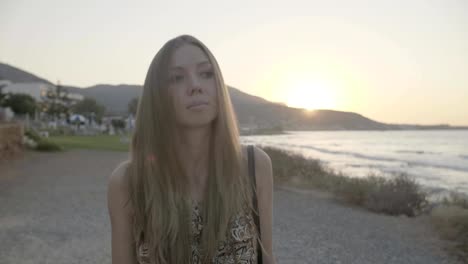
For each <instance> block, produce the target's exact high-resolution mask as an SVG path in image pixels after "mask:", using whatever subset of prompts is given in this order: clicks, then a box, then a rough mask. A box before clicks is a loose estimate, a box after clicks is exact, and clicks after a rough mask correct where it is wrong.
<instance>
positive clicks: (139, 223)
mask: <svg viewBox="0 0 468 264" xmlns="http://www.w3.org/2000/svg"><path fill="white" fill-rule="evenodd" d="M182 45H194V46H196V47H199V48H200V49H201V50H202V51H203V52H204V53H205V54H206V56H207V57H208V60H209V61H210V62H211V64H212V66H213V69H214V75H215V80H216V86H217V91H218V92H217V102H218V104H217V105H218V109H217V117H216V119H215V120H213V122H212V124H211V129H212V130H211V138H210V150H209V160H210V163H209V168H208V179H207V192H206V194H205V197H204V204H203V208H202V209H203V210H202V218H203V220H204V226H205V228H204V230H203V232H202V237H201V246H202V252H203V259H202V262H203V263H210V262H211V259H212V257H213V256H214V254H215V252H216V250H217V248H218V243H219V242H220V241H222V240H224V239H225V238H226V232H227V227H228V224H229V222H230V221H231V218H232V217H233V216H234V215H235V214H236V213H239V212H240V211H242V210H243V209H245V208H246V207H245V205H248V208H249V209H251V200H252V199H251V198H252V195H253V193H252V191H251V187H250V186H251V185H250V184H249V178H248V175H246V173H245V171H246V169H244V168H245V162H244V158H243V156H242V150H241V144H240V141H239V140H240V138H239V131H238V126H237V119H236V116H235V113H234V110H233V107H232V103H231V99H230V97H229V93H228V90H227V86H226V85H225V84H224V80H223V77H222V74H221V71H220V68H219V65H218V63H217V61H216V59H215V58H214V56H213V54H212V53H211V52H210V51H209V50H208V48H207V47H206V46H205V45H204V44H203V43H201V42H200V41H199V40H198V39H196V38H194V37H192V36H189V35H182V36H179V37H176V38H174V39H171V40H170V41H168V42H167V43H166V44H165V45H164V46H163V47H162V48H161V49H160V50H159V51H158V53H157V54H156V56H155V57H154V59H153V60H152V62H151V65H150V67H149V69H148V73H147V75H146V79H145V83H144V87H143V93H142V95H141V96H140V101H139V104H138V110H137V115H136V123H135V130H134V134H133V138H132V144H131V162H130V165H129V166H128V168H127V173H128V174H130V175H129V177H128V179H130V182H129V186H130V190H129V192H130V200H129V202H131V203H132V207H133V208H134V216H133V221H134V229H133V236H134V241H135V243H136V246H137V247H138V245H140V244H141V243H143V242H144V243H146V244H147V245H148V249H149V253H150V256H151V259H152V262H154V263H161V264H162V263H171V264H172V263H174V264H179V263H180V264H182V263H183V264H186V263H190V261H191V223H190V221H191V203H190V201H191V199H190V197H189V196H188V193H189V185H188V178H187V177H188V176H187V175H184V172H183V170H182V169H181V168H182V167H181V163H180V160H179V158H178V155H177V153H176V147H175V142H174V140H175V138H176V135H177V133H178V131H177V129H176V125H175V112H174V108H173V105H172V103H171V102H172V100H170V97H169V96H170V95H169V92H168V82H167V80H168V65H169V61H170V58H171V56H172V54H173V53H174V51H175V50H176V49H177V48H179V47H180V46H182Z"/></svg>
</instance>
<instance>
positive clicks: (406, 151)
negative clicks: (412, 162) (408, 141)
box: [395, 150, 441, 155]
mask: <svg viewBox="0 0 468 264" xmlns="http://www.w3.org/2000/svg"><path fill="white" fill-rule="evenodd" d="M395 152H396V153H409V154H429V155H439V154H441V153H440V152H431V151H424V150H396V151H395Z"/></svg>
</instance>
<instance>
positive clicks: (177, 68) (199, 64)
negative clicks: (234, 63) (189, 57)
mask: <svg viewBox="0 0 468 264" xmlns="http://www.w3.org/2000/svg"><path fill="white" fill-rule="evenodd" d="M205 64H207V65H210V66H211V62H209V61H202V62H199V63H197V66H202V65H205ZM183 69H184V67H182V66H174V67H171V68H170V70H183Z"/></svg>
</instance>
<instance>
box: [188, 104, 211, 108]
mask: <svg viewBox="0 0 468 264" xmlns="http://www.w3.org/2000/svg"><path fill="white" fill-rule="evenodd" d="M207 105H208V103H207V102H196V103H193V104H190V105H189V106H187V109H191V108H201V107H205V106H207Z"/></svg>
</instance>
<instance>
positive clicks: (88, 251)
mask: <svg viewBox="0 0 468 264" xmlns="http://www.w3.org/2000/svg"><path fill="white" fill-rule="evenodd" d="M127 156H128V154H127V153H124V152H107V151H91V150H72V151H67V152H62V153H37V152H27V153H26V154H25V156H24V158H23V159H19V160H15V161H13V162H8V163H6V162H2V163H0V204H1V207H0V208H1V209H0V241H1V246H0V262H1V263H4V264H13V263H14V264H17V263H25V264H27V263H35V264H40V263H111V245H110V238H111V232H110V222H109V217H108V212H107V201H106V192H107V178H108V176H109V175H110V173H111V172H112V170H113V169H114V168H115V166H116V165H117V164H119V163H120V162H121V161H123V160H125V159H126V158H127ZM273 214H274V219H273V240H274V241H273V243H274V251H275V255H276V258H277V262H278V263H319V264H321V263H356V264H357V263H360V264H362V263H414V264H415V263H421V264H431V263H434V264H436V263H438V264H439V263H457V262H456V261H455V260H454V259H453V258H452V257H450V256H449V255H448V254H447V253H445V252H444V251H443V250H442V247H443V246H444V245H446V244H445V243H446V242H443V241H441V240H439V239H438V238H437V236H436V234H435V233H434V232H433V231H432V229H431V228H430V225H429V222H428V219H427V217H424V216H423V217H417V218H406V217H391V216H385V215H379V214H374V213H370V212H367V211H365V210H363V209H360V208H353V207H349V206H345V205H342V204H339V203H337V202H335V201H334V200H333V199H331V198H330V197H328V196H327V195H322V193H319V192H315V191H298V190H296V189H291V188H286V187H281V186H277V187H275V192H274V211H273Z"/></svg>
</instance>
